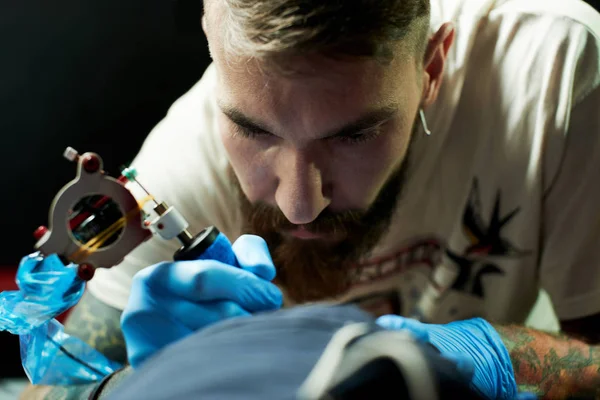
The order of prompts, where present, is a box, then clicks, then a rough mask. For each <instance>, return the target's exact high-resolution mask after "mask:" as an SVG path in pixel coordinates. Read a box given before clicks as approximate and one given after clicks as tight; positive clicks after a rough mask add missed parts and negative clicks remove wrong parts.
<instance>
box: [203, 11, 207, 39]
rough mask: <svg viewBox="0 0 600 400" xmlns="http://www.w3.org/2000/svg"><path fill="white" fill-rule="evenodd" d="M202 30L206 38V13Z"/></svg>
mask: <svg viewBox="0 0 600 400" xmlns="http://www.w3.org/2000/svg"><path fill="white" fill-rule="evenodd" d="M202 30H203V31H204V36H206V13H204V14H202Z"/></svg>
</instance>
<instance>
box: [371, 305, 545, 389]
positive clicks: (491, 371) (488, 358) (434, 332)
mask: <svg viewBox="0 0 600 400" xmlns="http://www.w3.org/2000/svg"><path fill="white" fill-rule="evenodd" d="M377 323H378V324H379V325H380V326H382V327H384V328H386V329H392V330H401V329H405V330H408V331H409V332H411V333H412V334H413V335H414V336H415V337H416V338H417V340H422V341H424V342H427V343H430V344H432V345H433V346H434V347H435V348H437V349H438V350H439V351H440V352H441V354H442V355H443V356H445V357H447V358H449V359H452V360H454V361H455V362H456V363H457V366H458V367H459V370H461V371H463V373H465V374H467V375H470V374H471V372H472V375H471V376H472V377H471V387H472V388H473V389H474V390H476V391H477V392H478V393H480V394H481V395H482V396H484V397H485V398H487V399H502V400H505V399H506V400H509V399H510V400H513V399H523V400H524V399H531V398H535V396H533V395H531V394H529V393H524V394H522V395H517V384H516V381H515V378H514V371H513V367H512V362H511V360H510V356H509V354H508V351H507V350H506V347H505V346H504V344H503V343H502V340H501V339H500V336H499V335H498V332H496V330H495V329H494V328H493V327H492V326H491V325H490V324H489V323H487V322H486V321H484V320H483V319H481V318H474V319H470V320H465V321H457V322H451V323H449V324H445V325H435V324H424V323H421V322H419V321H416V320H413V319H409V318H403V317H399V316H397V315H385V316H383V317H380V318H379V319H377ZM532 396H533V397H532Z"/></svg>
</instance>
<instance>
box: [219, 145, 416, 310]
mask: <svg viewBox="0 0 600 400" xmlns="http://www.w3.org/2000/svg"><path fill="white" fill-rule="evenodd" d="M409 149H410V146H409ZM408 159H409V154H408V152H407V153H406V156H405V158H404V160H403V161H402V163H401V165H400V166H399V167H398V168H397V169H396V170H395V171H394V173H393V174H392V175H391V176H390V177H389V178H388V180H387V181H386V183H385V184H384V186H383V188H382V189H381V190H380V192H379V194H378V195H377V198H376V199H375V201H374V202H373V204H372V205H371V206H370V207H369V208H368V210H366V211H355V210H350V211H342V212H332V211H330V210H329V209H325V210H323V211H322V212H321V214H319V216H318V217H317V218H316V219H315V220H314V221H313V222H311V223H308V224H305V225H303V227H304V228H306V229H307V230H308V231H309V232H311V233H315V234H324V236H325V237H327V236H328V234H331V235H332V236H333V237H338V235H339V236H341V237H343V239H342V240H341V241H339V242H335V243H328V242H327V241H326V240H319V239H315V240H303V239H296V238H293V237H290V236H289V235H285V233H284V232H290V231H293V230H295V229H297V228H298V226H297V225H294V224H292V223H291V222H289V221H288V220H287V218H286V217H285V216H284V214H283V213H282V212H281V211H280V210H279V209H278V208H277V207H274V206H271V205H268V204H264V203H257V204H252V203H250V201H249V200H248V198H247V197H246V196H245V195H244V193H243V191H242V189H241V187H240V184H239V181H238V179H237V177H235V174H234V173H233V171H232V172H231V174H232V175H233V180H234V182H235V184H236V186H237V189H238V192H239V197H240V201H241V211H242V217H243V218H244V224H245V225H244V228H243V230H244V233H247V234H254V235H258V236H261V237H262V238H263V239H265V241H266V242H267V245H268V247H269V251H270V252H271V256H272V258H273V262H274V264H275V267H276V269H277V278H276V280H275V282H276V283H277V284H278V285H281V286H282V287H283V288H284V290H285V291H286V293H287V295H288V296H289V297H290V298H291V299H292V300H294V301H295V302H297V303H304V302H310V301H318V300H325V299H331V298H335V297H336V296H339V295H341V294H343V293H344V292H345V291H347V290H348V288H349V286H350V283H351V282H350V278H351V273H350V272H351V270H352V267H353V266H355V265H356V263H357V262H358V261H359V259H360V258H361V257H364V256H366V255H368V253H369V252H370V251H371V250H372V249H373V248H374V246H375V245H376V244H377V243H378V242H379V241H380V239H381V238H382V236H383V235H384V234H385V233H386V232H387V230H388V228H389V225H390V222H391V219H392V216H393V214H394V211H395V209H396V205H397V203H398V199H399V198H400V194H401V191H402V187H403V184H404V180H405V176H406V171H407V169H408V164H409V162H408Z"/></svg>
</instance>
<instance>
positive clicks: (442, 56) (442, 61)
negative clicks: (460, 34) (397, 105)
mask: <svg viewBox="0 0 600 400" xmlns="http://www.w3.org/2000/svg"><path fill="white" fill-rule="evenodd" d="M453 42H454V25H453V24H452V23H451V22H446V23H445V24H443V25H442V26H441V27H440V29H439V30H438V31H437V32H436V33H435V35H433V37H432V38H431V39H429V44H428V45H427V50H426V51H425V57H424V60H423V61H424V62H423V93H422V99H421V107H424V108H425V107H427V106H429V105H431V104H432V103H433V102H434V101H435V99H436V98H437V96H438V93H439V91H440V85H441V84H442V78H443V76H444V67H445V66H446V58H447V56H448V50H449V49H450V46H452V43H453Z"/></svg>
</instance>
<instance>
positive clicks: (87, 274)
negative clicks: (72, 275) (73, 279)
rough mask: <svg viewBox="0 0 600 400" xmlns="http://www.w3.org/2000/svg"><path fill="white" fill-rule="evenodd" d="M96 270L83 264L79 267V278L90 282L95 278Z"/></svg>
mask: <svg viewBox="0 0 600 400" xmlns="http://www.w3.org/2000/svg"><path fill="white" fill-rule="evenodd" d="M95 272H96V270H95V269H94V267H92V266H91V265H90V264H81V265H80V266H79V267H77V276H79V278H81V279H82V280H84V281H86V282H87V281H89V280H90V279H92V278H93V277H94V273H95Z"/></svg>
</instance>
